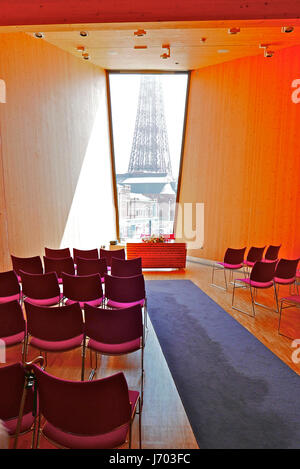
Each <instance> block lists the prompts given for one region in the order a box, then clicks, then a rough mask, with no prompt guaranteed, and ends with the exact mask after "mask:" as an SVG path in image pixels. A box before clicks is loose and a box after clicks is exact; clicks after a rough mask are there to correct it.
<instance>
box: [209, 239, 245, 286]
mask: <svg viewBox="0 0 300 469" xmlns="http://www.w3.org/2000/svg"><path fill="white" fill-rule="evenodd" d="M245 251H246V248H242V249H233V248H228V249H227V250H226V252H225V256H224V261H223V262H217V263H216V264H214V265H213V269H212V280H211V285H212V286H214V287H217V288H221V290H227V289H228V282H227V278H226V271H227V270H228V271H229V272H230V275H231V276H232V274H233V272H234V271H239V270H240V269H241V268H242V267H243V262H244V255H245ZM215 271H223V272H224V280H225V288H224V287H222V286H221V285H217V284H216V283H214V274H215Z"/></svg>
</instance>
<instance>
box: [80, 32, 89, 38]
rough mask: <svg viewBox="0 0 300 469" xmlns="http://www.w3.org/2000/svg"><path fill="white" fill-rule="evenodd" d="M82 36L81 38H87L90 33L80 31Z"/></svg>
mask: <svg viewBox="0 0 300 469" xmlns="http://www.w3.org/2000/svg"><path fill="white" fill-rule="evenodd" d="M79 34H80V36H81V37H87V36H88V35H89V33H88V32H87V31H80V33H79Z"/></svg>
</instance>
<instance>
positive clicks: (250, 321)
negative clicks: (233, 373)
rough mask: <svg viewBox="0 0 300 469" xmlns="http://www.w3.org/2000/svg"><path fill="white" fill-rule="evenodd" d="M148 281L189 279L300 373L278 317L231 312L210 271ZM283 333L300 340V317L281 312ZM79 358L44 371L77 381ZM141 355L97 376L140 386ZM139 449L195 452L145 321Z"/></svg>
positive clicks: (60, 358) (111, 364)
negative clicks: (115, 377) (116, 375)
mask: <svg viewBox="0 0 300 469" xmlns="http://www.w3.org/2000/svg"><path fill="white" fill-rule="evenodd" d="M144 274H145V278H146V279H148V280H159V279H164V280H167V279H190V280H192V281H193V282H194V283H195V284H196V285H197V286H199V287H200V288H201V289H202V290H203V291H204V292H205V293H207V294H208V295H209V296H210V297H211V298H212V299H214V301H216V302H217V303H218V304H219V305H221V306H222V307H223V308H224V310H225V311H227V313H229V314H230V315H231V316H233V317H234V318H235V319H236V320H237V321H239V322H240V323H241V324H242V325H243V326H244V327H245V328H246V329H248V330H249V331H250V332H251V333H252V334H253V335H255V336H256V337H257V339H258V340H260V341H261V342H262V343H263V344H264V345H265V346H266V347H268V348H269V349H270V350H271V351H272V352H273V353H274V354H276V355H277V356H278V357H279V358H280V359H281V360H282V361H284V362H285V363H286V364H287V365H288V366H289V367H291V368H292V369H293V370H294V371H295V372H296V373H297V374H300V364H296V363H293V361H292V353H293V351H294V348H292V347H291V344H292V340H291V339H287V338H285V337H283V336H280V335H278V332H277V328H278V314H277V313H275V312H273V311H269V310H266V309H263V308H261V307H257V314H256V317H255V318H251V317H248V316H247V315H245V314H243V313H239V312H237V311H234V310H232V308H231V297H232V286H230V288H229V290H228V291H227V292H225V291H223V290H220V289H218V288H215V287H212V286H211V285H210V282H211V267H209V266H205V265H201V264H198V263H192V262H188V265H187V269H186V270H175V271H155V272H149V271H148V272H144ZM215 280H216V281H218V282H220V284H222V281H224V278H223V274H222V273H218V274H217V277H216V278H215ZM286 294H288V290H285V289H284V288H282V289H281V290H280V294H279V296H280V297H281V296H285V295H286ZM247 300H248V296H247V292H246V291H242V290H239V291H238V292H237V304H239V305H241V306H242V307H243V308H247V307H248V308H249V303H247ZM257 301H262V302H266V303H267V304H270V305H271V304H272V302H273V296H272V293H271V292H270V291H268V292H267V291H265V292H264V293H263V294H262V296H261V297H259V298H257ZM282 331H283V332H285V333H287V334H289V335H291V336H292V337H293V338H297V337H299V338H300V315H299V317H298V318H297V315H296V314H295V311H293V310H287V311H285V319H284V321H283V323H282ZM34 356H36V352H35V351H34V350H32V349H31V350H30V354H29V359H31V358H33V357H34ZM19 358H20V348H19V347H14V348H12V349H10V350H9V351H8V353H7V362H8V363H11V362H13V361H16V360H19ZM89 362H90V360H89V356H88V359H87V360H86V379H87V377H88V372H89V366H90V363H89ZM80 365H81V357H80V350H76V351H72V352H66V353H63V354H48V368H47V371H48V372H49V373H51V374H53V375H55V376H59V377H63V378H68V379H76V380H77V379H80ZM139 367H140V352H136V353H134V354H132V355H130V356H128V357H121V358H112V357H103V358H102V360H101V363H100V367H99V369H98V372H97V375H96V376H97V377H99V378H100V377H103V376H107V375H110V374H112V373H115V372H117V371H119V370H123V371H124V372H125V375H126V378H127V380H128V383H129V387H130V388H132V389H139V386H140V379H139V378H140V373H139V370H140V368H139ZM137 419H138V416H137V417H136V422H135V426H134V430H133V448H136V447H138V446H137V445H138V441H137V423H138V420H137ZM142 435H143V437H142V438H143V448H152V449H153V448H154V449H193V448H198V446H197V443H196V440H195V438H194V435H193V432H192V430H191V427H190V425H189V422H188V419H187V417H186V414H185V411H184V408H183V406H182V403H181V400H180V398H179V395H178V393H177V390H176V387H175V384H174V382H173V380H172V377H171V374H170V371H169V369H168V366H167V364H166V361H165V359H164V356H163V354H162V351H161V349H160V345H159V343H158V340H157V338H156V335H155V333H154V331H153V328H152V325H151V323H150V321H148V333H147V343H146V348H145V391H144V406H143V413H142ZM29 446H30V438H29V437H28V436H26V435H25V436H22V437H21V438H20V441H19V447H20V448H28V447H29ZM51 447H52V446H51V445H50V444H49V443H48V442H46V441H45V440H44V439H42V440H41V448H51Z"/></svg>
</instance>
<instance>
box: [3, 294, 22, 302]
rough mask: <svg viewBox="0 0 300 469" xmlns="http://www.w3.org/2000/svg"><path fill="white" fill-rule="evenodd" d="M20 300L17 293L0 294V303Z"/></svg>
mask: <svg viewBox="0 0 300 469" xmlns="http://www.w3.org/2000/svg"><path fill="white" fill-rule="evenodd" d="M14 300H17V301H20V294H19V293H17V294H16V295H11V296H1V297H0V303H8V302H9V301H14Z"/></svg>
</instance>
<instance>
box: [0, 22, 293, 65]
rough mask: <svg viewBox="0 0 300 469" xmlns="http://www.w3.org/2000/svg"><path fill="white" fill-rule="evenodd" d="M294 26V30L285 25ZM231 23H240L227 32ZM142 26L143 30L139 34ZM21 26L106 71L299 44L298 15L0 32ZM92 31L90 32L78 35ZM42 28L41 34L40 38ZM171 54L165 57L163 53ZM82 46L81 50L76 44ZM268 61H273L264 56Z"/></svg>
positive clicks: (199, 61)
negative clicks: (86, 34)
mask: <svg viewBox="0 0 300 469" xmlns="http://www.w3.org/2000/svg"><path fill="white" fill-rule="evenodd" d="M284 26H293V27H294V30H293V32H290V33H283V32H282V27H284ZM230 28H239V29H240V31H239V32H238V33H237V34H229V33H228V30H229V29H230ZM139 29H141V30H144V31H145V35H143V36H141V37H138V36H137V35H135V32H137V31H138V30H139ZM1 31H2V32H17V31H22V32H26V33H27V34H29V35H31V36H32V37H33V38H34V40H37V41H39V40H44V41H47V42H49V43H51V44H53V45H54V46H57V47H59V48H61V49H63V50H65V51H67V52H69V53H71V54H73V55H74V56H77V57H78V58H79V59H80V60H86V59H84V55H83V54H87V55H88V57H89V59H88V61H90V62H91V63H93V64H95V65H98V66H99V67H101V68H104V69H107V70H157V71H175V70H177V71H183V70H194V69H199V68H202V67H207V66H209V65H214V64H218V63H221V62H226V61H230V60H234V59H238V58H241V57H247V56H254V55H263V54H264V49H262V48H260V47H259V46H260V45H261V44H263V45H267V48H268V49H269V50H270V51H273V52H274V55H276V52H277V51H278V50H280V49H282V48H286V47H291V46H295V45H299V44H300V20H299V19H297V20H288V21H286V20H245V21H192V22H191V21H187V22H183V21H182V22H160V23H156V22H155V23H97V24H76V25H43V26H13V27H12V26H11V27H0V32H1ZM81 31H86V32H87V33H88V36H87V37H82V36H81V35H80V32H81ZM35 32H42V33H43V34H44V37H43V39H36V38H35V36H34V33H35ZM166 45H169V46H170V57H167V58H165V59H163V58H162V57H161V55H162V54H164V53H165V54H167V55H168V52H169V51H168V49H167V48H164V47H163V46H166ZM78 47H79V48H80V47H81V48H84V50H83V51H82V50H78V49H77V48H78ZM266 60H272V59H269V58H266Z"/></svg>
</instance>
